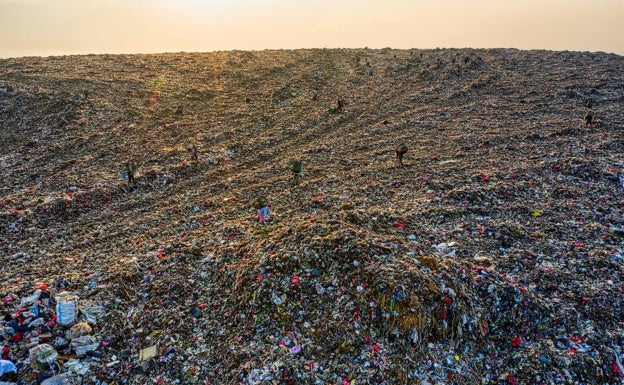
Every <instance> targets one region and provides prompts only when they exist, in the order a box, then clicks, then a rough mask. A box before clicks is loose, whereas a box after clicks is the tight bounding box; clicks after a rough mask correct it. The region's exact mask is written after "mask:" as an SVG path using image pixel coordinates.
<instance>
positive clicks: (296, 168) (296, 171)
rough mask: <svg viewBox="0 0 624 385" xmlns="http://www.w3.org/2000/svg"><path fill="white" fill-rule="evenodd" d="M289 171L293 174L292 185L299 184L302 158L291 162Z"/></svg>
mask: <svg viewBox="0 0 624 385" xmlns="http://www.w3.org/2000/svg"><path fill="white" fill-rule="evenodd" d="M290 169H291V171H292V173H293V184H294V185H297V184H299V179H301V171H302V170H303V158H299V159H296V160H294V161H292V163H291V167H290Z"/></svg>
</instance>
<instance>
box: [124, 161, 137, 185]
mask: <svg viewBox="0 0 624 385" xmlns="http://www.w3.org/2000/svg"><path fill="white" fill-rule="evenodd" d="M135 174H136V166H135V165H134V163H131V162H128V163H126V175H127V177H128V184H134V176H135Z"/></svg>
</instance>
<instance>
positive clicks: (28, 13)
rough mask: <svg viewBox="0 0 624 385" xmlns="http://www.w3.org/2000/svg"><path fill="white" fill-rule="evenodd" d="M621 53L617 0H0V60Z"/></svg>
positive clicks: (623, 40)
mask: <svg viewBox="0 0 624 385" xmlns="http://www.w3.org/2000/svg"><path fill="white" fill-rule="evenodd" d="M365 46H367V47H369V48H383V47H392V48H435V47H440V48H451V47H452V48H465V47H473V48H500V47H503V48H510V47H513V48H520V49H549V50H571V51H606V52H614V53H617V54H620V55H624V0H470V1H469V0H383V1H381V0H374V1H373V0H331V1H330V0H0V57H2V58H6V57H17V56H33V55H34V56H48V55H64V54H87V53H153V52H180V51H186V52H199V51H216V50H231V49H240V50H248V49H252V50H258V49H265V48H286V49H291V48H312V47H318V48H320V47H327V48H334V47H348V48H362V47H365Z"/></svg>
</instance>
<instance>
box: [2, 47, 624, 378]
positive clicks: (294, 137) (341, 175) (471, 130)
mask: <svg viewBox="0 0 624 385" xmlns="http://www.w3.org/2000/svg"><path fill="white" fill-rule="evenodd" d="M622 84H624V58H622V57H620V56H617V55H612V54H606V53H588V52H549V51H519V50H512V49H496V50H473V49H436V50H415V49H414V50H394V49H382V50H371V49H333V50H326V49H322V50H321V49H311V50H290V51H289V50H280V51H258V52H244V51H231V52H215V53H205V54H200V53H194V54H186V53H180V54H159V55H87V56H65V57H49V58H16V59H7V60H0V165H1V167H2V180H1V183H0V246H1V248H0V249H1V250H3V251H2V252H0V261H2V267H3V268H2V272H1V273H0V282H2V285H0V299H1V301H0V314H1V315H2V321H1V322H2V328H0V349H1V357H0V381H2V382H3V383H9V384H47V385H50V384H97V385H104V384H107V385H112V384H147V383H157V384H342V385H354V384H408V383H409V384H423V385H424V384H430V385H433V384H436V385H437V384H449V385H450V384H467V383H470V384H479V383H480V384H511V385H514V384H558V383H562V384H563V383H565V384H622V383H624V374H623V372H624V366H623V365H622V354H624V324H623V323H622V320H624V310H623V309H624V306H623V303H622V302H623V301H622V300H623V294H624V280H623V273H624V269H623V266H624V257H623V255H624V253H623V251H622V250H623V242H624V217H623V216H622V214H623V212H622V207H623V200H622V191H624V173H623V171H622V170H623V169H624V163H623V162H622V156H623V155H624V146H623V145H622V143H623V138H622V132H623V131H622V129H623V128H624V123H623V122H624V119H623V111H624V108H622V107H623V106H624V105H623V104H624V87H622Z"/></svg>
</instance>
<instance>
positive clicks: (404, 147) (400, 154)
mask: <svg viewBox="0 0 624 385" xmlns="http://www.w3.org/2000/svg"><path fill="white" fill-rule="evenodd" d="M395 151H396V157H397V159H398V160H399V166H401V167H403V155H405V154H406V153H407V145H406V144H405V143H403V144H401V145H400V146H399V147H397V149H396V150H395Z"/></svg>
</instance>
